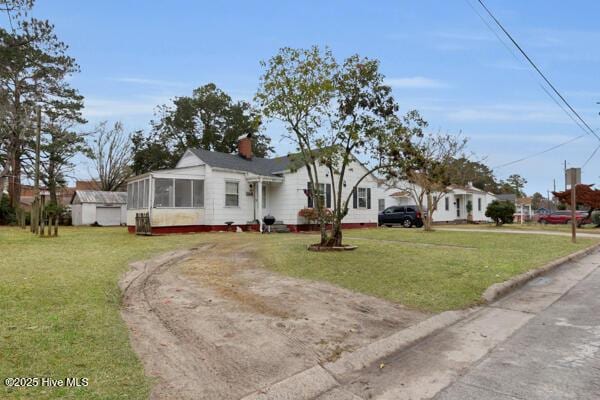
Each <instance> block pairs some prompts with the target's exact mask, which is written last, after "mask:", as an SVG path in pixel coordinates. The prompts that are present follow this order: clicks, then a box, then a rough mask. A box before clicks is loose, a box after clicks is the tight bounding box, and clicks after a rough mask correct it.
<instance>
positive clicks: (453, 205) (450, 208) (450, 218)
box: [378, 183, 496, 223]
mask: <svg viewBox="0 0 600 400" xmlns="http://www.w3.org/2000/svg"><path fill="white" fill-rule="evenodd" d="M379 193H380V194H381V196H382V197H380V198H379V199H378V208H379V209H380V210H383V209H385V208H387V207H390V206H395V205H399V206H402V205H414V204H415V201H414V200H413V198H412V197H411V195H410V193H409V192H408V191H406V190H402V189H398V188H387V189H385V190H384V191H380V192H379ZM494 200H496V196H495V195H494V194H492V193H489V192H486V191H483V190H480V189H478V188H476V187H474V186H473V185H472V184H471V183H469V184H468V185H467V186H458V185H451V186H449V187H448V192H447V193H446V195H444V197H443V198H442V199H441V200H440V201H439V202H438V205H437V209H436V211H435V213H434V214H433V221H434V223H455V222H465V221H467V220H471V221H473V222H490V221H491V219H489V218H487V217H486V216H485V210H486V209H487V206H488V204H489V203H491V202H492V201H494ZM469 202H470V204H471V213H470V214H471V216H470V217H469V212H468V204H469Z"/></svg>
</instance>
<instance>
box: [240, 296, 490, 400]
mask: <svg viewBox="0 0 600 400" xmlns="http://www.w3.org/2000/svg"><path fill="white" fill-rule="evenodd" d="M478 310H479V308H470V309H466V310H456V311H446V312H443V313H441V314H437V315H434V316H433V317H431V318H428V319H426V320H424V321H421V322H419V323H418V324H416V325H413V326H410V327H408V328H406V329H403V330H401V331H399V332H396V333H393V334H392V335H390V336H387V337H385V338H383V339H380V340H378V341H375V342H373V343H370V344H368V345H366V346H364V347H361V348H359V349H357V350H355V351H353V352H351V353H347V354H344V355H342V356H341V357H340V358H339V359H338V360H337V361H334V362H330V363H326V364H324V365H322V366H321V365H317V366H315V367H312V368H309V369H307V370H304V371H302V372H300V373H298V374H296V375H293V376H291V377H289V378H285V379H283V380H282V381H279V382H277V383H274V384H272V385H270V386H268V387H266V388H264V389H261V390H258V391H256V392H253V393H251V394H249V395H247V396H245V397H243V398H242V399H241V400H310V399H314V398H315V397H317V396H319V395H321V394H323V393H325V392H327V391H329V390H331V389H333V388H335V387H337V386H339V383H338V380H339V379H341V378H342V377H343V376H345V375H348V374H350V373H354V372H357V371H360V370H361V369H363V368H365V367H367V366H369V365H371V364H373V363H375V362H376V361H377V360H380V359H382V358H384V357H387V356H390V355H391V354H394V353H396V352H399V351H402V350H404V349H406V348H408V347H410V346H413V345H415V344H416V343H418V342H420V341H422V340H423V339H425V338H427V337H429V336H431V335H433V334H435V333H437V332H439V331H440V330H442V329H444V328H447V327H449V326H450V325H453V324H455V323H457V322H459V321H462V320H463V319H464V318H466V317H468V316H469V315H471V314H473V313H475V312H476V311H478Z"/></svg>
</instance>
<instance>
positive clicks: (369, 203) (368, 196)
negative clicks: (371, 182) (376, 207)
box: [367, 188, 371, 209]
mask: <svg viewBox="0 0 600 400" xmlns="http://www.w3.org/2000/svg"><path fill="white" fill-rule="evenodd" d="M367 208H368V209H371V188H367Z"/></svg>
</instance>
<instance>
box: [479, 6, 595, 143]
mask: <svg viewBox="0 0 600 400" xmlns="http://www.w3.org/2000/svg"><path fill="white" fill-rule="evenodd" d="M477 1H478V2H479V4H481V6H482V7H483V8H484V9H485V11H486V12H487V13H488V15H489V16H490V17H491V18H492V19H493V20H494V22H495V23H496V25H498V27H499V28H500V29H501V30H502V32H504V34H505V35H506V36H507V37H508V38H509V39H510V41H511V42H512V43H513V44H514V45H515V47H516V48H517V49H518V50H519V52H520V53H521V54H522V55H523V57H525V59H526V60H527V61H528V62H529V64H531V66H532V67H533V68H534V69H535V70H536V72H537V73H538V74H539V75H540V76H541V77H542V79H543V80H544V81H545V82H546V83H547V84H548V86H550V88H551V89H552V91H553V92H554V93H555V94H556V95H557V96H558V97H559V98H560V99H561V100H562V102H563V103H564V104H566V106H567V107H568V108H569V110H571V112H572V113H573V114H574V115H575V116H576V117H577V119H579V121H581V123H582V124H583V125H584V126H585V127H586V128H587V130H588V131H589V132H590V133H592V134H593V135H594V136H595V137H596V139H598V140H599V141H600V136H598V134H597V133H596V132H595V131H594V129H592V128H591V127H590V126H589V125H588V123H587V122H585V120H584V119H583V118H582V117H581V115H579V113H578V112H577V111H575V109H574V108H573V107H572V106H571V104H570V103H569V102H568V101H567V100H566V99H565V98H564V96H563V95H562V94H560V92H559V91H558V90H557V89H556V87H555V86H554V85H553V84H552V83H551V82H550V80H549V79H548V78H547V77H546V75H544V73H543V72H542V71H541V70H540V69H539V68H538V66H537V65H536V64H535V63H534V62H533V60H532V59H531V58H530V57H529V56H528V55H527V53H526V52H525V50H523V48H522V47H521V46H520V45H519V44H518V43H517V41H516V40H515V39H514V38H513V37H512V35H511V34H510V33H509V32H508V31H507V30H506V29H505V28H504V26H503V25H502V24H501V23H500V21H498V19H497V18H496V17H495V16H494V14H493V13H492V12H491V11H490V9H489V8H487V6H486V5H485V4H484V2H483V0H477Z"/></svg>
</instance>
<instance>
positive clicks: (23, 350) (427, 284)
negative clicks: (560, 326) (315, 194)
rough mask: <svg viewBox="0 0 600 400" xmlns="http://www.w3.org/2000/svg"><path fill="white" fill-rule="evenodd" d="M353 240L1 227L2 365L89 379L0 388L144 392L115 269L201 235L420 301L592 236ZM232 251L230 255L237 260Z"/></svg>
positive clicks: (512, 270) (484, 283)
mask: <svg viewBox="0 0 600 400" xmlns="http://www.w3.org/2000/svg"><path fill="white" fill-rule="evenodd" d="M345 235H346V236H345V238H346V239H345V240H346V242H347V243H352V244H357V245H359V248H358V249H357V250H356V251H353V252H344V253H337V252H334V253H312V252H307V251H306V250H305V248H306V245H307V244H309V243H312V242H315V241H316V237H315V236H314V235H308V234H293V235H279V234H273V235H258V234H246V233H244V234H235V233H213V234H196V235H174V236H162V237H136V236H134V235H130V234H128V233H127V232H126V230H125V229H123V228H61V231H60V236H59V237H58V238H52V239H48V238H46V239H39V238H36V237H34V236H32V235H31V234H30V233H29V232H28V231H22V230H19V229H17V228H5V227H0V304H2V307H1V308H0V320H1V321H2V324H1V325H0V371H2V374H1V375H2V378H3V379H4V378H6V377H28V376H29V377H52V378H55V379H56V378H59V377H60V378H64V377H81V378H89V381H90V384H89V386H88V387H87V388H79V389H72V388H47V387H46V388H42V387H38V388H27V389H13V390H11V389H8V388H6V387H5V386H2V388H0V397H1V398H28V399H29V398H85V399H117V398H123V399H124V398H128V399H132V398H133V399H143V398H146V397H147V395H148V393H149V386H150V385H149V383H150V382H149V381H148V379H147V378H146V377H145V376H144V372H143V369H142V366H141V363H140V362H139V360H138V359H137V357H136V355H135V354H134V352H133V351H132V349H131V345H130V343H129V340H128V339H129V338H128V332H127V329H126V327H125V325H124V323H123V321H122V319H121V316H120V313H119V308H120V299H121V297H120V293H119V289H118V287H117V281H118V279H119V277H120V276H121V275H122V274H123V272H124V271H125V270H126V269H127V263H128V262H129V261H132V260H137V259H146V258H149V257H151V256H152V255H154V254H158V253H161V252H165V251H168V250H171V249H175V248H179V247H192V246H195V245H197V244H199V243H202V242H213V243H216V246H219V245H221V244H223V243H228V244H230V245H231V243H234V244H235V242H239V243H243V244H245V245H248V243H249V244H251V246H249V248H251V249H252V250H248V251H249V253H250V254H251V255H252V256H253V257H254V260H255V261H256V262H258V263H259V264H262V265H264V266H265V267H266V268H268V269H270V270H272V271H276V272H278V273H281V274H284V275H289V276H292V277H297V278H306V279H309V280H319V281H326V282H330V283H333V284H335V285H339V286H341V287H344V288H347V289H350V290H353V291H356V292H361V293H365V294H370V295H374V296H377V297H380V298H383V299H387V300H390V301H392V302H398V303H402V304H404V305H406V306H408V307H410V308H414V309H417V310H421V311H424V312H439V311H443V310H448V309H454V308H462V307H466V306H469V305H473V304H476V303H477V302H478V299H479V296H480V295H481V293H482V292H483V291H484V290H485V289H486V288H487V287H488V286H489V285H491V284H492V283H495V282H500V281H503V280H506V279H508V278H509V277H511V276H513V275H516V274H518V273H521V272H523V271H525V270H527V269H530V268H533V267H536V266H539V265H541V264H543V263H545V262H547V261H549V260H551V259H554V258H556V257H559V256H562V255H565V254H568V253H570V252H573V251H576V250H579V249H581V248H584V247H587V246H589V245H591V244H593V243H595V242H596V240H595V239H589V238H585V239H584V238H581V239H579V241H578V243H577V244H576V245H573V244H571V243H570V241H569V240H568V238H565V237H558V236H544V237H541V236H537V235H513V234H506V235H499V234H493V233H489V234H487V233H479V232H477V233H476V232H449V231H441V230H440V231H437V232H434V233H424V232H422V231H421V230H416V229H410V230H409V229H366V230H348V231H345ZM232 262H235V260H232Z"/></svg>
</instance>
